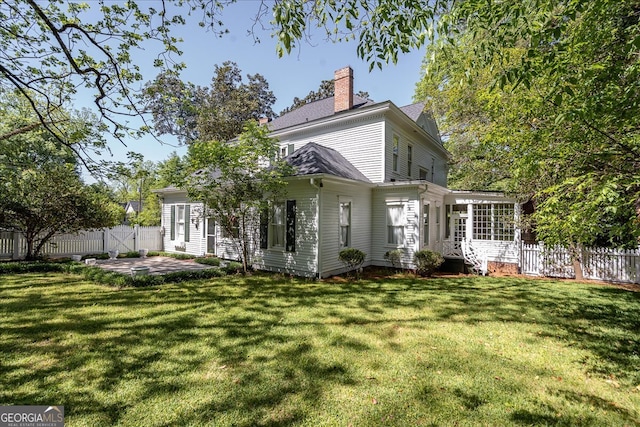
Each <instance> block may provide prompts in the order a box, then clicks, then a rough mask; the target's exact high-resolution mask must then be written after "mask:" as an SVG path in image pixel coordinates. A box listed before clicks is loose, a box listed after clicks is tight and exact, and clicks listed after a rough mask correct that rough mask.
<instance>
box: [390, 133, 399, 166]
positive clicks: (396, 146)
mask: <svg viewBox="0 0 640 427" xmlns="http://www.w3.org/2000/svg"><path fill="white" fill-rule="evenodd" d="M399 150H400V137H399V136H398V135H393V157H392V160H391V162H392V166H393V171H394V172H398V151H399Z"/></svg>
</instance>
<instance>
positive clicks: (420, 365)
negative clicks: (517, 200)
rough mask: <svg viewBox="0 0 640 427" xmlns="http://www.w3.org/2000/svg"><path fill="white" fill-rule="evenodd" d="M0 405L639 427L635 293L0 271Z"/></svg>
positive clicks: (251, 417) (212, 416) (158, 421)
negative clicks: (154, 280) (121, 283)
mask: <svg viewBox="0 0 640 427" xmlns="http://www.w3.org/2000/svg"><path fill="white" fill-rule="evenodd" d="M0 334H1V335H0V404H4V405H7V404H33V405H64V406H65V412H66V416H65V420H66V423H67V424H66V425H68V426H111V425H126V426H173V425H193V426H201V425H210V426H284V425H305V426H420V425H429V426H432V425H444V426H450V425H459V426H475V425H483V426H485V425H486V426H504V425H553V426H555V425H558V426H581V425H582V426H606V425H610V426H634V425H640V293H637V292H635V293H634V292H629V291H624V290H620V289H616V288H613V287H608V286H598V285H588V284H580V283H574V282H562V281H551V280H525V279H519V278H485V277H468V278H465V277H462V278H450V279H431V280H423V279H415V278H413V277H408V276H398V277H394V278H388V279H380V280H363V281H360V282H358V283H353V284H349V283H337V282H318V283H317V282H308V281H304V280H298V279H286V278H282V277H277V276H266V275H265V276H262V275H258V276H253V277H250V278H231V277H226V278H221V279H213V280H207V281H197V282H196V281H194V282H189V283H186V284H180V285H163V286H161V287H157V288H146V289H121V290H117V289H112V288H108V287H105V286H100V285H95V284H92V283H89V282H86V281H84V279H81V278H79V277H78V276H74V275H64V274H22V275H9V276H0Z"/></svg>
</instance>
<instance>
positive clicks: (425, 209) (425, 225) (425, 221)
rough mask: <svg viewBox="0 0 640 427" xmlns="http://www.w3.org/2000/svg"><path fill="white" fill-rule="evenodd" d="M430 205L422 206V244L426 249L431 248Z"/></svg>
mask: <svg viewBox="0 0 640 427" xmlns="http://www.w3.org/2000/svg"><path fill="white" fill-rule="evenodd" d="M429 208H430V205H429V203H424V204H423V205H422V244H423V245H424V246H425V247H428V246H429V238H430V236H429Z"/></svg>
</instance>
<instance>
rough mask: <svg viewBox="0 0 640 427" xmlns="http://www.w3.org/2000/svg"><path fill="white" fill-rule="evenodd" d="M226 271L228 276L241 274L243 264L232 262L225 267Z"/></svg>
mask: <svg viewBox="0 0 640 427" xmlns="http://www.w3.org/2000/svg"><path fill="white" fill-rule="evenodd" d="M224 271H225V272H226V273H227V274H239V273H241V272H242V264H241V263H239V262H236V261H231V262H229V264H227V266H226V267H224Z"/></svg>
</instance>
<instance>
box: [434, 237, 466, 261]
mask: <svg viewBox="0 0 640 427" xmlns="http://www.w3.org/2000/svg"><path fill="white" fill-rule="evenodd" d="M436 251H438V252H440V253H441V254H442V256H444V257H447V258H462V246H461V245H460V242H454V241H453V240H443V241H440V242H437V243H436Z"/></svg>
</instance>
